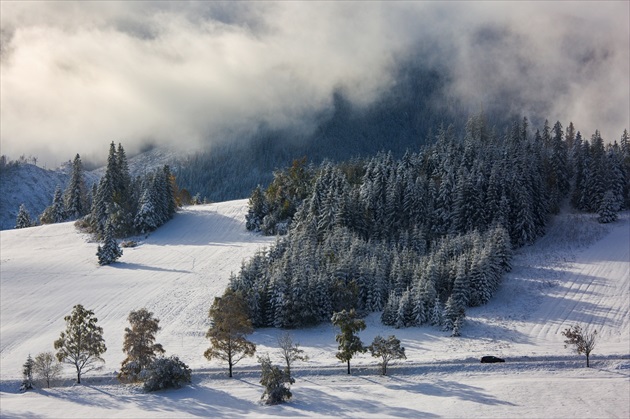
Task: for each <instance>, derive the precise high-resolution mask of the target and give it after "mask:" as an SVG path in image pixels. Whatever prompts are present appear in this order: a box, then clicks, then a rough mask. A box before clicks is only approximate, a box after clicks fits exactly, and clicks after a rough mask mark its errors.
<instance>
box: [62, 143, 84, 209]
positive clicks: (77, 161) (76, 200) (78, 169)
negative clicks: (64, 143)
mask: <svg viewBox="0 0 630 419" xmlns="http://www.w3.org/2000/svg"><path fill="white" fill-rule="evenodd" d="M64 200H65V207H66V214H67V215H68V217H70V218H75V219H76V218H80V217H83V216H84V215H85V214H87V213H88V210H89V208H88V198H87V188H86V186H85V180H84V178H83V164H82V163H81V156H79V154H77V155H76V156H75V157H74V160H73V161H72V174H71V175H70V182H69V183H68V186H67V187H66V190H65V192H64Z"/></svg>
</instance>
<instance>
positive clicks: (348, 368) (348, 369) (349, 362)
mask: <svg viewBox="0 0 630 419" xmlns="http://www.w3.org/2000/svg"><path fill="white" fill-rule="evenodd" d="M348 374H350V360H348Z"/></svg>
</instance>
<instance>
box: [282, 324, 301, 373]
mask: <svg viewBox="0 0 630 419" xmlns="http://www.w3.org/2000/svg"><path fill="white" fill-rule="evenodd" d="M278 347H279V348H280V356H281V357H282V359H284V362H285V363H286V364H287V369H286V371H287V374H289V377H290V376H291V365H292V364H293V362H295V361H308V356H307V355H305V354H304V350H303V349H300V344H299V343H297V342H293V337H292V336H291V334H290V333H289V332H285V333H283V334H282V335H280V336H278Z"/></svg>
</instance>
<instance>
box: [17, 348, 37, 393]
mask: <svg viewBox="0 0 630 419" xmlns="http://www.w3.org/2000/svg"><path fill="white" fill-rule="evenodd" d="M33 364H34V362H33V358H31V355H30V354H29V355H28V358H26V362H25V363H24V365H23V366H22V375H23V377H24V379H23V380H22V385H20V391H27V390H32V389H33Z"/></svg>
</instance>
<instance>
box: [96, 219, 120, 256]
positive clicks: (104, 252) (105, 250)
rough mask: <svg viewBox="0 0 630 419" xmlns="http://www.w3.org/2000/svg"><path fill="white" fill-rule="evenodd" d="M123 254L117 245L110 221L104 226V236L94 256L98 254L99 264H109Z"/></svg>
mask: <svg viewBox="0 0 630 419" xmlns="http://www.w3.org/2000/svg"><path fill="white" fill-rule="evenodd" d="M122 254H123V251H122V249H121V248H120V246H119V245H118V242H117V241H116V238H115V237H114V229H113V227H112V225H111V223H108V224H107V227H106V228H105V236H104V238H103V246H101V245H99V246H98V248H97V249H96V256H98V264H99V265H109V264H110V263H112V262H115V261H116V260H118V258H120V257H121V256H122Z"/></svg>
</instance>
